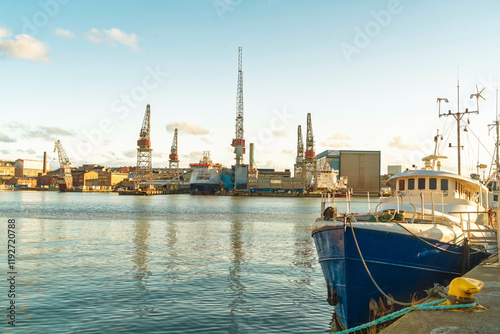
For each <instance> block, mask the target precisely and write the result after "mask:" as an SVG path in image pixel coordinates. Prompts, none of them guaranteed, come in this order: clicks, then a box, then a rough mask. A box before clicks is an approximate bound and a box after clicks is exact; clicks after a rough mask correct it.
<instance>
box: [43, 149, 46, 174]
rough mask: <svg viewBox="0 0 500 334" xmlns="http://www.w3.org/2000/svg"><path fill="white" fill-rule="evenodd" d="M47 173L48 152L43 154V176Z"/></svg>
mask: <svg viewBox="0 0 500 334" xmlns="http://www.w3.org/2000/svg"><path fill="white" fill-rule="evenodd" d="M45 173H47V152H43V174H45Z"/></svg>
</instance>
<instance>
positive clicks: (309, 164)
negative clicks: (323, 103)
mask: <svg viewBox="0 0 500 334" xmlns="http://www.w3.org/2000/svg"><path fill="white" fill-rule="evenodd" d="M303 173H304V175H305V176H306V178H307V180H308V184H309V185H310V187H311V188H312V190H315V189H316V179H317V174H318V166H317V161H316V153H315V152H314V136H313V129H312V120H311V113H308V114H307V134H306V152H305V154H304V171H303Z"/></svg>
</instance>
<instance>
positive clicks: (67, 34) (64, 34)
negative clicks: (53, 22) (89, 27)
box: [54, 28, 78, 39]
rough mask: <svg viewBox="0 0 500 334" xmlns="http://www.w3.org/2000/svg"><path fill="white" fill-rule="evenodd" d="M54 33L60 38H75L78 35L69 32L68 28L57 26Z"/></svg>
mask: <svg viewBox="0 0 500 334" xmlns="http://www.w3.org/2000/svg"><path fill="white" fill-rule="evenodd" d="M54 35H56V36H59V37H62V38H67V39H77V38H78V36H77V35H76V34H75V33H74V32H71V31H69V30H64V29H61V28H57V29H56V30H55V31H54Z"/></svg>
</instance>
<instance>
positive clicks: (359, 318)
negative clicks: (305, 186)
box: [312, 111, 498, 329]
mask: <svg viewBox="0 0 500 334" xmlns="http://www.w3.org/2000/svg"><path fill="white" fill-rule="evenodd" d="M466 112H468V111H466ZM449 114H450V115H453V114H451V112H449ZM459 119H460V118H459ZM441 138H442V137H441ZM434 140H435V142H436V149H435V150H434V154H433V155H430V156H427V157H425V158H423V159H422V160H423V161H424V164H425V165H424V167H423V168H422V169H415V170H406V171H404V172H403V173H400V174H397V175H394V176H392V177H391V178H390V179H389V180H388V181H387V185H388V187H390V193H391V196H390V197H386V198H384V197H382V199H381V201H380V202H379V203H378V204H377V207H376V208H375V212H373V213H370V212H368V213H352V212H351V210H350V197H349V196H348V197H347V199H346V201H347V204H348V205H347V210H346V211H347V212H345V213H340V212H339V211H338V209H337V205H336V203H335V197H334V194H331V193H325V194H323V195H322V201H321V205H322V208H321V212H322V215H321V217H320V218H318V219H317V220H316V222H315V223H314V224H313V226H312V237H313V239H314V242H315V245H316V250H317V253H318V260H319V263H320V265H321V269H322V272H323V275H324V278H325V281H326V286H327V296H328V299H327V300H328V302H329V304H330V305H333V306H334V309H335V318H336V320H337V323H338V324H339V325H340V327H341V328H346V329H349V328H353V327H356V326H359V325H362V324H365V323H368V322H370V321H372V320H374V319H376V318H379V317H382V316H384V315H387V314H389V313H391V312H393V311H396V310H398V309H401V308H403V307H404V306H408V305H410V304H411V303H412V302H415V301H418V300H421V299H422V298H424V297H426V292H425V291H426V290H428V289H431V288H433V287H434V285H435V284H439V285H442V286H446V285H448V284H449V283H450V282H451V280H452V279H454V278H456V277H458V276H461V275H463V274H464V273H465V272H467V271H469V270H470V269H472V268H473V267H474V266H476V265H478V264H479V263H480V262H481V261H482V260H483V259H485V258H487V257H489V256H490V255H491V254H493V253H494V252H496V251H497V249H498V248H497V237H496V233H495V229H493V227H494V223H493V222H492V215H491V211H490V210H489V208H490V207H489V203H488V194H489V191H488V188H487V187H486V186H485V184H483V182H481V181H480V180H478V179H477V178H469V177H466V176H462V175H460V173H457V174H455V173H452V172H447V171H442V170H441V161H440V160H442V159H445V158H446V157H444V156H440V155H438V154H437V151H438V150H437V148H438V141H439V136H436V137H435V138H434ZM459 142H460V141H459ZM459 166H460V164H459Z"/></svg>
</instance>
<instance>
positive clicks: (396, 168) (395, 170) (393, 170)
mask: <svg viewBox="0 0 500 334" xmlns="http://www.w3.org/2000/svg"><path fill="white" fill-rule="evenodd" d="M402 170H403V166H401V165H389V166H387V174H388V175H396V174H399V173H401V172H402Z"/></svg>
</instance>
